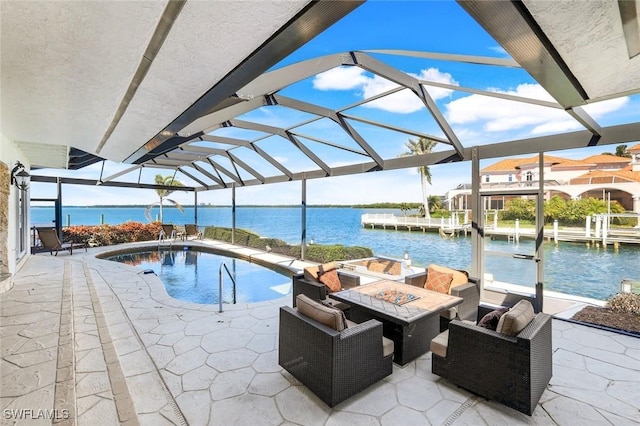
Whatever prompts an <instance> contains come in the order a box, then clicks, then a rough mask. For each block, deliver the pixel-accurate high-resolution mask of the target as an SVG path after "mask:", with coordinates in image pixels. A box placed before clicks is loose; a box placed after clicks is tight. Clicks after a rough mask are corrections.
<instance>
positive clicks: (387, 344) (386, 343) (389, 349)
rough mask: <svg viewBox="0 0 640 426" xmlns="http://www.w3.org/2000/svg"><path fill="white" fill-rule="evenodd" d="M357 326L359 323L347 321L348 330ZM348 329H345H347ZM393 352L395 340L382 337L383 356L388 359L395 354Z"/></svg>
mask: <svg viewBox="0 0 640 426" xmlns="http://www.w3.org/2000/svg"><path fill="white" fill-rule="evenodd" d="M357 325H358V323H357V322H353V321H351V320H347V327H348V328H351V327H355V326H357ZM347 327H345V328H347ZM393 350H394V346H393V340H391V339H387V338H386V337H384V336H382V356H384V357H388V356H389V355H392V354H393Z"/></svg>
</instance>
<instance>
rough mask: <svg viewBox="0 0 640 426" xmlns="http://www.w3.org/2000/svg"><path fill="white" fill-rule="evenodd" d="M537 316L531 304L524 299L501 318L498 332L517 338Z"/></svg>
mask: <svg viewBox="0 0 640 426" xmlns="http://www.w3.org/2000/svg"><path fill="white" fill-rule="evenodd" d="M535 316H536V314H535V313H534V311H533V305H532V304H531V302H529V301H528V300H524V299H523V300H521V301H519V302H518V303H516V304H515V305H514V306H513V308H511V309H509V312H506V313H505V314H504V315H503V316H502V317H500V321H498V327H497V328H496V331H497V332H498V333H502V334H506V335H507V336H515V335H517V334H518V333H520V332H521V331H522V330H523V329H524V328H525V327H526V326H527V325H529V323H530V322H531V320H533V318H534V317H535Z"/></svg>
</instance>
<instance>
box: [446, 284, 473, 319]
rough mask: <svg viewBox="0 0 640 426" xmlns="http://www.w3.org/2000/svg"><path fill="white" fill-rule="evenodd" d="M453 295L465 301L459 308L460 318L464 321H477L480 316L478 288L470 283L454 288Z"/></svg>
mask: <svg viewBox="0 0 640 426" xmlns="http://www.w3.org/2000/svg"><path fill="white" fill-rule="evenodd" d="M451 295H452V296H456V297H461V298H462V299H463V301H462V303H461V304H459V305H458V306H457V310H458V317H459V318H460V319H463V320H469V321H475V320H476V318H477V316H478V305H479V304H480V292H479V291H478V287H477V286H476V285H475V284H474V283H471V282H468V283H466V284H462V285H459V286H455V287H453V288H452V289H451Z"/></svg>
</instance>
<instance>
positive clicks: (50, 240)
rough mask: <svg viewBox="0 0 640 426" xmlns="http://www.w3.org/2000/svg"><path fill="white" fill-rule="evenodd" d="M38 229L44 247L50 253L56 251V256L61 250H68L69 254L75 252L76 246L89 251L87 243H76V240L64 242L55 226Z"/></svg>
mask: <svg viewBox="0 0 640 426" xmlns="http://www.w3.org/2000/svg"><path fill="white" fill-rule="evenodd" d="M36 230H37V231H38V238H39V239H40V243H42V247H43V248H44V249H45V250H48V251H49V253H50V254H53V252H54V251H55V252H56V254H55V255H56V256H57V255H58V252H59V251H65V250H68V251H69V254H70V255H72V254H73V249H74V248H84V251H87V245H86V244H83V243H74V242H64V243H63V242H62V241H60V239H59V238H58V233H57V231H56V229H55V228H36Z"/></svg>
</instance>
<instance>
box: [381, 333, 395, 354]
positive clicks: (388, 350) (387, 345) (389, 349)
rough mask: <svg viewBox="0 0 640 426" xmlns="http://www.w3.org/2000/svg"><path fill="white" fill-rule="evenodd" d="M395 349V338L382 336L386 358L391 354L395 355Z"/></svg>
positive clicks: (383, 351) (383, 352)
mask: <svg viewBox="0 0 640 426" xmlns="http://www.w3.org/2000/svg"><path fill="white" fill-rule="evenodd" d="M393 350H394V346H393V340H391V339H387V338H386V337H384V336H382V356H383V357H385V358H386V357H388V356H389V355H393Z"/></svg>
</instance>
